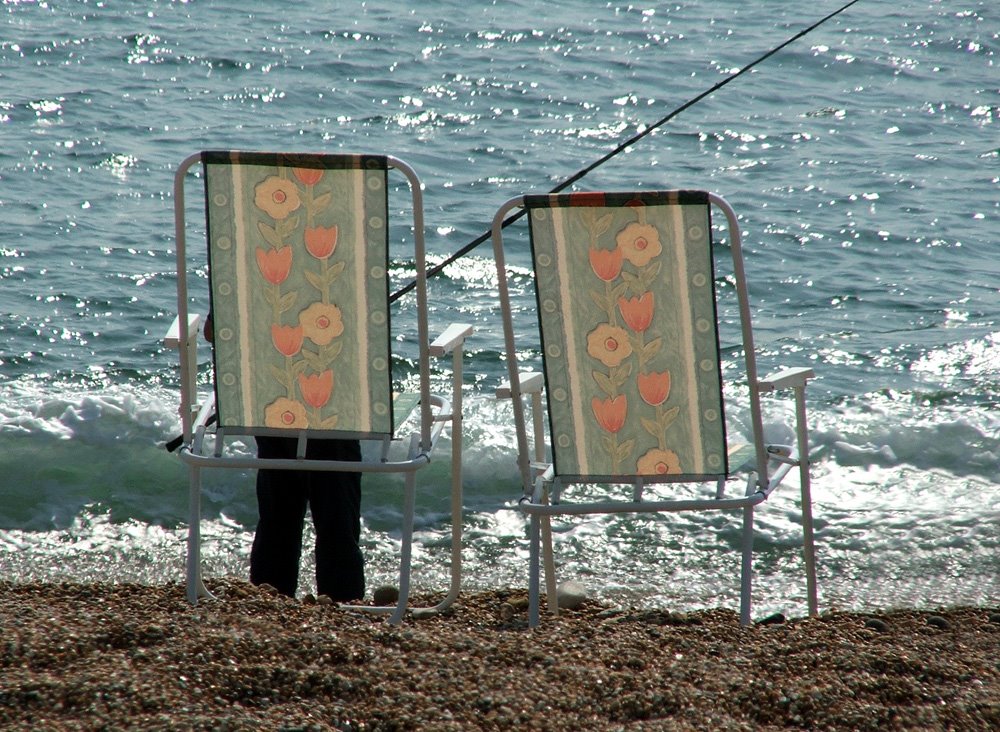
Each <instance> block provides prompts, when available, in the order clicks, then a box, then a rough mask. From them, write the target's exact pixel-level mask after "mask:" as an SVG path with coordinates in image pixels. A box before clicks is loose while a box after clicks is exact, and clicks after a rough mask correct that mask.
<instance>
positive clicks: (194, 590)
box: [187, 466, 213, 605]
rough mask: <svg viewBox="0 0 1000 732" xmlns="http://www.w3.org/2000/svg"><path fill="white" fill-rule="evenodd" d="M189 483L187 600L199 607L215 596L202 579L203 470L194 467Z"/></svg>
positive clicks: (190, 473)
mask: <svg viewBox="0 0 1000 732" xmlns="http://www.w3.org/2000/svg"><path fill="white" fill-rule="evenodd" d="M188 481H189V487H188V540H187V599H188V602H190V603H191V604H192V605H197V604H198V600H199V598H202V597H209V598H210V597H212V596H213V595H212V593H211V592H209V591H208V588H207V587H205V583H204V581H203V580H202V577H201V470H199V469H198V468H196V467H193V466H192V467H191V468H190V469H189V471H188Z"/></svg>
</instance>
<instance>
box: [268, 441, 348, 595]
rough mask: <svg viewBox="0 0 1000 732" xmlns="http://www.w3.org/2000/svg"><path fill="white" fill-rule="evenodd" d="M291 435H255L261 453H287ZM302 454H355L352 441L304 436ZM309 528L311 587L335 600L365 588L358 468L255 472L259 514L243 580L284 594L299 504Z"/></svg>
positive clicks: (296, 547) (295, 569) (289, 582)
mask: <svg viewBox="0 0 1000 732" xmlns="http://www.w3.org/2000/svg"><path fill="white" fill-rule="evenodd" d="M295 450H296V440H295V439H292V438H288V437H258V438H257V455H258V457H261V458H271V459H273V458H285V459H293V458H294V457H295ZM306 458H307V459H310V460H352V461H358V460H360V459H361V444H360V443H359V442H358V441H357V440H309V442H308V444H307V446H306ZM307 506H308V508H309V509H310V511H311V513H312V519H313V525H314V526H315V528H316V591H317V594H320V595H329V597H330V599H332V600H337V601H344V600H357V599H360V598H362V597H364V594H365V570H364V557H363V555H362V554H361V548H360V547H359V545H358V542H359V540H360V538H361V474H360V473H334V472H323V471H314V470H258V471H257V508H258V511H259V513H260V520H259V521H258V523H257V533H256V534H255V535H254V538H253V548H252V549H251V551H250V581H251V582H252V583H253V584H255V585H260V584H264V583H267V584H269V585H272V586H273V587H275V588H276V589H277V590H278V592H281V593H282V594H284V595H289V596H291V597H294V596H295V590H296V588H297V586H298V580H299V557H300V555H301V554H302V529H303V522H304V520H305V515H306V507H307Z"/></svg>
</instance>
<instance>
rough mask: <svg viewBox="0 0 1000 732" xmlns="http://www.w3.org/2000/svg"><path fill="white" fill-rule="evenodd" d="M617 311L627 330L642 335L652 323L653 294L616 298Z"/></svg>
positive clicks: (645, 293) (646, 293)
mask: <svg viewBox="0 0 1000 732" xmlns="http://www.w3.org/2000/svg"><path fill="white" fill-rule="evenodd" d="M618 309H619V310H620V311H621V314H622V317H623V318H624V319H625V323H626V324H627V325H628V327H629V328H631V329H632V330H634V331H635V332H636V333H642V332H643V331H645V330H646V328H648V327H649V325H650V323H652V322H653V293H652V292H644V293H642V295H640V296H639V297H632V298H628V299H626V298H624V297H620V298H618Z"/></svg>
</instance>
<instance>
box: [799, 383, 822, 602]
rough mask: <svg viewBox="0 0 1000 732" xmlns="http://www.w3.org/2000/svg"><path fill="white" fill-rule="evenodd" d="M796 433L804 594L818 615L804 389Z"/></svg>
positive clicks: (801, 391)
mask: <svg viewBox="0 0 1000 732" xmlns="http://www.w3.org/2000/svg"><path fill="white" fill-rule="evenodd" d="M795 410H796V431H797V432H798V435H797V437H798V450H799V483H800V485H801V487H802V551H803V555H804V557H805V563H806V593H807V595H808V602H809V615H811V616H816V615H818V614H819V599H818V597H817V589H816V545H815V541H814V538H813V516H812V488H811V482H810V477H809V472H810V470H809V468H810V465H809V460H810V458H809V434H808V427H807V424H806V399H805V389H796V390H795Z"/></svg>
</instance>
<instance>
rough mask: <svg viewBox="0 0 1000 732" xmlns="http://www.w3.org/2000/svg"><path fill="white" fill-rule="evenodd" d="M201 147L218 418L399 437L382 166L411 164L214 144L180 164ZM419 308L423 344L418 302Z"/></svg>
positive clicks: (227, 423)
mask: <svg viewBox="0 0 1000 732" xmlns="http://www.w3.org/2000/svg"><path fill="white" fill-rule="evenodd" d="M199 159H200V162H201V164H202V168H203V174H204V182H205V207H206V215H207V234H208V257H209V271H210V297H211V312H212V318H213V330H214V349H213V358H214V366H215V377H216V378H215V391H216V411H217V415H218V420H219V426H220V428H221V429H224V430H225V431H227V432H228V433H231V434H241V433H244V434H245V433H251V432H252V433H254V434H277V435H281V434H285V435H295V434H301V433H302V432H304V431H308V433H309V435H310V436H324V435H329V436H338V437H349V436H350V437H357V438H369V437H371V438H378V437H385V436H388V435H391V434H392V432H393V428H394V425H393V400H392V396H393V393H392V373H391V365H392V361H391V356H390V351H389V348H390V343H391V338H390V316H389V300H388V274H387V270H388V190H387V183H388V180H387V177H388V171H389V169H390V168H393V167H397V168H398V167H403V168H404V172H405V173H406V174H407V175H408V176H410V175H411V174H412V171H411V170H410V169H409V168H408V167H406V166H405V164H402V163H401V162H400V161H398V160H395V159H394V158H389V157H385V156H358V155H326V154H322V155H312V154H309V155H306V154H283V153H250V152H232V151H220V152H203V153H201V154H200V157H197V156H192V158H191V159H189V161H185V162H186V163H188V164H193V163H194V162H197V161H198V160H199ZM182 175H183V169H182V170H181V171H180V172H179V176H182ZM413 178H414V179H415V175H414V176H413ZM412 188H413V180H411V189H412ZM413 195H414V218H415V219H417V218H418V214H419V213H420V208H421V204H420V202H419V199H418V198H417V197H418V196H419V190H418V189H417V190H414V191H413ZM420 218H421V220H420V221H415V223H414V230H415V238H416V239H417V240H418V241H416V244H417V249H418V252H417V265H418V266H417V269H418V276H419V275H421V274H422V273H423V269H424V265H423V256H424V255H423V240H422V226H423V222H422V216H421V217H420ZM181 241H182V240H181ZM178 256H179V257H181V256H183V255H182V253H180V252H179V255H178ZM185 289H186V288H185ZM418 298H422V299H425V298H426V290H425V288H424V285H423V281H422V279H421V282H420V287H419V292H418ZM418 310H419V311H420V312H419V314H418V320H419V322H418V325H419V328H418V329H419V330H420V331H421V334H420V335H421V342H423V341H424V340H426V322H425V321H424V318H425V317H426V316H425V311H426V307H425V306H424V304H423V303H422V304H421V306H420V307H418ZM181 320H182V322H183V321H184V320H185V319H184V318H182V319H181ZM421 361H422V362H426V358H425V357H424V354H423V347H422V358H421ZM421 377H422V382H426V376H425V374H423V373H422V374H421ZM425 389H426V384H425V383H422V384H421V390H422V391H424V390H425Z"/></svg>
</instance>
